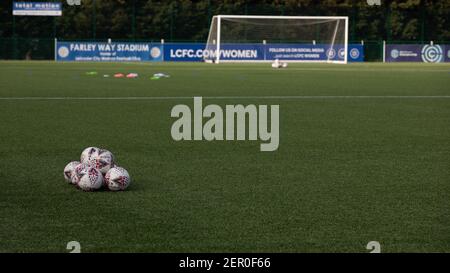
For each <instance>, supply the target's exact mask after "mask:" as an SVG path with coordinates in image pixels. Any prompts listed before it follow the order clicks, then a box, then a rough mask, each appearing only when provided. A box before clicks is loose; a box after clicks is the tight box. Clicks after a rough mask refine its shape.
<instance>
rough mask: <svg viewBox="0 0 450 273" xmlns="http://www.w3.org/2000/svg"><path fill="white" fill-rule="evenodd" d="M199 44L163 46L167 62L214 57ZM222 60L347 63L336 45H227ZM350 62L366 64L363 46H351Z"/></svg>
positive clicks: (349, 52)
mask: <svg viewBox="0 0 450 273" xmlns="http://www.w3.org/2000/svg"><path fill="white" fill-rule="evenodd" d="M205 46H206V45H205V44H200V43H181V44H180V43H169V44H165V45H164V60H165V61H174V62H200V61H203V58H204V57H210V58H212V57H214V56H215V54H216V52H215V50H214V49H212V48H211V49H209V50H207V49H205ZM220 54H221V59H222V60H235V61H263V60H275V59H279V60H287V59H289V60H299V61H324V60H327V59H328V57H329V58H330V59H331V60H335V61H337V60H344V47H343V46H341V45H335V46H334V47H333V48H332V49H330V48H329V46H327V45H312V44H266V45H264V44H261V43H259V44H224V45H222V47H221V50H220ZM348 61H349V62H362V61H364V47H363V46H362V45H360V44H352V45H349V48H348Z"/></svg>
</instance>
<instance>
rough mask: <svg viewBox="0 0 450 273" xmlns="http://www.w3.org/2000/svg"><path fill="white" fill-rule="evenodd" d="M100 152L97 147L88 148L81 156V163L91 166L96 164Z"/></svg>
mask: <svg viewBox="0 0 450 273" xmlns="http://www.w3.org/2000/svg"><path fill="white" fill-rule="evenodd" d="M99 150H100V149H99V148H97V147H88V148H86V149H84V150H83V152H82V153H81V156H80V162H81V163H88V164H89V165H93V164H95V161H96V159H97V156H98V151H99Z"/></svg>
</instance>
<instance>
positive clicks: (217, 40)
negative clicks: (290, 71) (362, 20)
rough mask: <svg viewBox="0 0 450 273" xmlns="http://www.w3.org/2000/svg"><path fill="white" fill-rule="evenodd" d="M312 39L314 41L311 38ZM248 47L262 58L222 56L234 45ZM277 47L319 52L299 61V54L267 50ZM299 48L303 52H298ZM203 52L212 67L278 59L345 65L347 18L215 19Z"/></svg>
mask: <svg viewBox="0 0 450 273" xmlns="http://www.w3.org/2000/svg"><path fill="white" fill-rule="evenodd" d="M265 20H267V21H265ZM287 21H288V22H287ZM284 22H286V23H284ZM283 35H285V36H283ZM314 35H316V36H317V38H314V37H313V36H314ZM285 40H286V41H285ZM283 43H284V44H283ZM248 44H253V45H255V48H256V49H254V50H255V51H257V52H258V53H259V54H258V55H264V56H263V57H261V56H258V57H254V58H245V57H243V58H230V57H228V58H227V56H230V54H228V55H227V54H224V52H228V51H230V50H231V51H233V48H231V49H230V46H231V45H235V46H236V48H238V49H239V48H242V47H244V46H243V45H248ZM276 44H278V45H280V46H281V47H286V46H285V45H292V47H293V49H292V50H294V51H295V50H299V51H302V50H303V51H305V50H308V48H309V50H312V51H314V52H318V51H320V50H321V52H320V54H315V56H316V58H315V59H314V58H313V57H311V56H313V55H314V54H309V55H308V54H303V56H307V57H303V59H302V58H301V57H298V56H302V55H301V54H297V55H295V54H290V55H289V54H284V55H283V54H273V52H275V51H276V50H277V49H273V50H272V49H268V48H269V47H272V48H273V47H275V45H276ZM302 46H303V47H306V49H305V48H301V47H302ZM238 49H236V50H238ZM236 50H234V51H236ZM239 50H240V49H239ZM239 50H238V51H239ZM205 51H207V52H209V53H208V54H206V55H207V57H204V60H205V61H206V62H213V63H220V62H270V61H273V60H274V59H275V58H276V59H278V57H277V56H280V57H279V58H280V60H283V61H287V62H328V63H347V60H348V56H347V55H348V17H347V16H266V15H215V16H213V18H212V21H211V27H210V31H209V35H208V41H207V43H206V48H205ZM241 51H242V50H241ZM232 53H233V52H232ZM239 54H240V55H246V53H242V52H238V54H235V55H236V56H237V55H239ZM224 55H227V56H224ZM247 55H248V54H247ZM253 55H254V54H253ZM253 55H252V56H253ZM231 56H232V54H231ZM290 56H294V57H290ZM317 56H319V57H317Z"/></svg>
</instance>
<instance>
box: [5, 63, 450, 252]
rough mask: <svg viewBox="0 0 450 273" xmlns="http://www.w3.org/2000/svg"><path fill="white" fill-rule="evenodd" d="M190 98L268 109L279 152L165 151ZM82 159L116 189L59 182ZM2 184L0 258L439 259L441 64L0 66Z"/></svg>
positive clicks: (444, 99)
mask: <svg viewBox="0 0 450 273" xmlns="http://www.w3.org/2000/svg"><path fill="white" fill-rule="evenodd" d="M90 71H96V72H98V74H97V75H86V72H90ZM118 72H121V73H130V72H135V73H138V74H139V77H138V78H136V79H124V78H122V79H116V78H113V77H109V78H105V77H103V75H104V74H109V75H112V74H114V73H118ZM159 72H161V73H166V74H169V75H170V78H162V79H159V80H151V79H150V77H151V76H152V75H153V74H154V73H159ZM194 96H201V97H203V104H204V105H208V104H218V105H220V106H222V107H225V105H228V104H232V105H236V104H243V105H249V104H254V105H279V107H280V108H279V113H280V143H279V148H278V150H276V151H274V152H261V151H260V149H259V147H260V141H205V140H203V141H174V140H173V139H172V137H171V127H172V124H173V123H174V121H175V120H176V119H175V118H172V117H171V109H172V108H173V107H174V106H175V105H178V104H186V105H188V106H190V107H191V109H192V108H193V97H194ZM89 146H98V147H103V148H106V149H108V150H110V151H112V152H113V153H114V154H115V156H116V159H117V161H118V163H119V165H121V166H123V167H125V168H126V169H127V170H128V171H129V173H130V175H131V177H132V184H131V185H130V187H129V189H128V190H127V191H124V192H108V191H99V192H83V191H80V190H77V189H76V188H74V187H72V186H70V185H68V184H67V183H66V182H65V181H64V178H63V169H64V166H65V165H66V164H67V163H68V162H70V161H72V160H77V159H79V156H80V153H81V151H82V150H83V149H84V148H86V147H89ZM0 184H1V189H0V251H1V252H68V250H67V249H66V245H67V243H68V242H69V241H78V242H80V244H81V250H82V252H368V250H367V249H366V245H367V243H368V242H369V241H378V242H380V244H381V250H382V252H450V213H449V212H450V65H449V64H375V63H374V64H370V63H365V64H349V65H331V64H290V65H289V67H288V68H287V69H280V70H275V69H272V68H271V67H270V64H220V65H211V64H204V63H189V64H188V63H145V64H144V63H120V64H118V63H55V62H0Z"/></svg>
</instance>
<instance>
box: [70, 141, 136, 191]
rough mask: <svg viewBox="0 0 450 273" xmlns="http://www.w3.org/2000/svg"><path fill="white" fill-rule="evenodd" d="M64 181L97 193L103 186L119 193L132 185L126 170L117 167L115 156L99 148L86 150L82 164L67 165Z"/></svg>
mask: <svg viewBox="0 0 450 273" xmlns="http://www.w3.org/2000/svg"><path fill="white" fill-rule="evenodd" d="M111 170H113V171H111ZM106 177H108V179H106ZM110 178H111V179H110ZM64 179H65V180H66V181H67V182H68V183H69V184H73V185H75V186H76V187H77V188H79V189H82V190H84V191H95V190H98V189H100V188H101V187H102V186H103V187H105V188H106V189H110V190H112V191H119V190H125V189H126V188H127V187H128V186H129V184H130V175H129V174H128V172H127V171H126V170H125V169H124V168H121V167H118V166H116V162H115V159H114V155H113V154H112V153H111V152H110V151H108V150H106V149H100V148H97V147H88V148H86V149H84V150H83V152H82V153H81V156H80V162H78V161H73V162H70V163H69V164H67V165H66V167H65V168H64ZM107 181H109V183H107Z"/></svg>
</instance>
